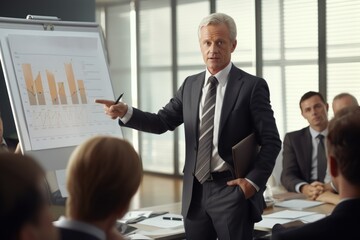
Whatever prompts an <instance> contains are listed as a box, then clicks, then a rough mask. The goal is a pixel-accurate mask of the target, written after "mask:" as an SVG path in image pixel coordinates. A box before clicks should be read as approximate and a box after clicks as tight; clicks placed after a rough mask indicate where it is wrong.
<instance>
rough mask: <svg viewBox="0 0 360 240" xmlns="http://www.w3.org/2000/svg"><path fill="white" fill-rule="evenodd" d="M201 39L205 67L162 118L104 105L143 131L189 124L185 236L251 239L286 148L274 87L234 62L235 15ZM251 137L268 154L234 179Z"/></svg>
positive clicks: (208, 28)
mask: <svg viewBox="0 0 360 240" xmlns="http://www.w3.org/2000/svg"><path fill="white" fill-rule="evenodd" d="M198 34H199V43H200V48H201V52H202V55H203V59H204V62H205V64H206V70H205V71H204V72H201V73H198V74H195V75H192V76H189V77H187V78H186V79H185V81H184V83H183V84H182V86H181V87H180V89H179V90H178V91H177V93H176V94H175V96H174V97H173V98H172V99H171V100H170V102H169V103H168V104H167V105H166V106H165V107H164V108H163V109H161V110H159V112H158V113H157V114H154V113H147V112H142V111H140V110H139V109H136V108H132V107H130V106H127V105H126V104H124V103H121V102H120V103H119V104H116V105H114V101H108V100H97V102H98V103H102V104H104V105H105V106H104V107H105V112H106V113H107V114H108V115H109V116H110V117H111V118H113V119H116V118H118V117H120V121H119V123H120V125H123V126H126V127H131V128H134V129H138V130H141V131H146V132H151V133H157V134H160V133H163V132H166V131H168V130H171V131H172V130H174V129H175V128H176V127H178V126H179V125H180V124H182V123H184V125H185V139H186V159H185V166H184V170H183V172H184V184H183V199H182V214H183V216H184V225H185V231H186V239H190V240H191V239H196V240H198V239H207V240H211V239H216V238H217V237H218V238H219V239H221V240H222V239H242V240H245V239H252V234H253V227H254V222H256V221H259V220H261V214H262V211H263V208H264V206H265V204H264V199H263V191H264V189H265V184H266V182H267V179H268V178H269V176H270V175H271V172H272V170H273V167H274V164H275V160H276V157H277V155H278V153H279V151H280V148H281V141H280V139H279V135H278V130H277V127H276V124H275V119H274V117H273V111H272V109H271V105H270V99H269V89H268V86H267V84H266V82H265V80H264V79H261V78H258V77H255V76H252V75H250V74H248V73H246V72H244V71H242V70H240V69H238V68H237V67H235V66H234V65H233V64H232V63H231V53H232V52H233V51H234V50H235V48H236V44H237V41H236V25H235V22H234V20H233V19H232V18H231V17H230V16H228V15H226V14H222V13H215V14H211V15H209V16H208V17H205V18H204V19H203V20H202V22H201V23H200V25H199V32H198ZM214 77H215V81H214ZM208 79H209V81H208ZM214 92H215V93H214ZM213 99H216V100H213ZM210 112H212V114H210ZM209 115H210V116H209ZM252 132H255V135H256V139H257V141H258V143H259V145H261V150H260V152H259V153H258V155H257V157H256V160H255V161H254V162H253V163H252V166H251V169H250V171H249V172H248V174H247V175H246V177H245V178H238V179H235V177H234V175H233V167H234V162H233V159H232V146H234V145H235V144H237V143H238V142H239V141H241V140H242V139H244V138H245V137H246V136H248V135H249V134H251V133H252ZM208 133H211V134H208ZM209 135H211V136H210V137H209ZM204 139H206V140H204Z"/></svg>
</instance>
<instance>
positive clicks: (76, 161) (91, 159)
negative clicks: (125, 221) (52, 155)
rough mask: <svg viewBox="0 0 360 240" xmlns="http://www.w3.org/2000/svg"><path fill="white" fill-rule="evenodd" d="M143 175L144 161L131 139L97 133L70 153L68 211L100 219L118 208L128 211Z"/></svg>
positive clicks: (68, 213)
mask: <svg viewBox="0 0 360 240" xmlns="http://www.w3.org/2000/svg"><path fill="white" fill-rule="evenodd" d="M141 179H142V164H141V161H140V158H139V156H138V154H137V153H136V152H135V150H134V148H133V147H132V146H131V145H130V143H128V142H127V141H125V140H122V139H119V138H114V137H105V136H98V137H93V138H91V139H89V140H87V141H86V142H84V143H83V144H81V145H79V146H78V147H77V148H76V149H75V150H74V152H73V153H72V155H71V156H70V160H69V163H68V168H67V190H68V192H69V197H68V200H67V215H68V216H70V217H72V218H75V219H78V220H82V221H99V220H104V219H105V218H107V217H108V216H110V215H111V214H113V213H114V212H122V213H123V214H124V213H125V211H126V210H127V208H128V206H129V203H130V200H131V198H132V197H133V195H134V194H135V193H136V191H137V189H138V187H139V185H140V182H141ZM118 217H121V216H118Z"/></svg>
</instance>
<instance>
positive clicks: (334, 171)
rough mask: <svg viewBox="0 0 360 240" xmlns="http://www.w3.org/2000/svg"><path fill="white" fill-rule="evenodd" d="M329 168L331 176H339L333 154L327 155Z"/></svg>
mask: <svg viewBox="0 0 360 240" xmlns="http://www.w3.org/2000/svg"><path fill="white" fill-rule="evenodd" d="M328 163H329V170H330V175H331V176H332V177H338V176H339V174H340V173H339V169H338V163H337V162H336V159H335V157H334V156H332V155H329V161H328Z"/></svg>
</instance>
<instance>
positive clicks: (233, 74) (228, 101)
mask: <svg viewBox="0 0 360 240" xmlns="http://www.w3.org/2000/svg"><path fill="white" fill-rule="evenodd" d="M241 78H242V73H241V71H240V70H239V69H238V68H236V67H235V66H234V65H233V66H232V68H231V70H230V73H229V78H228V82H227V86H226V90H225V95H224V101H223V105H222V110H221V117H220V127H219V138H220V136H221V132H222V129H223V127H224V125H225V123H226V120H227V118H228V117H229V115H230V113H231V111H232V109H233V108H234V105H235V102H236V100H237V98H238V97H239V94H240V89H241V87H242V85H243V83H244V82H243V81H242V80H241Z"/></svg>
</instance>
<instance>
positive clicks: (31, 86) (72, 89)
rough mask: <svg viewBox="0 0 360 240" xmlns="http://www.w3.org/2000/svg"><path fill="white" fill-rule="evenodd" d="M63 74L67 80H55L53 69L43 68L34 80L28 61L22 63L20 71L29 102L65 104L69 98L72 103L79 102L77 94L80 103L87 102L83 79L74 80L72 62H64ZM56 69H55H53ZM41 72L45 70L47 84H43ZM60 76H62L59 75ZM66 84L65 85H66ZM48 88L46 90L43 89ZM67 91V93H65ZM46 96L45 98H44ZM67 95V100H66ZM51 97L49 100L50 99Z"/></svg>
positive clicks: (32, 104)
mask: <svg viewBox="0 0 360 240" xmlns="http://www.w3.org/2000/svg"><path fill="white" fill-rule="evenodd" d="M64 68H65V72H64V73H65V75H64V76H66V78H67V81H66V82H64V81H58V82H57V81H56V76H55V75H54V73H53V71H50V70H49V69H44V71H43V70H41V71H38V72H37V75H36V77H35V80H34V78H33V70H32V66H31V64H30V63H23V64H22V71H23V75H24V79H25V85H26V92H27V95H28V99H29V103H30V105H31V106H34V105H46V100H47V101H48V102H51V103H52V104H53V105H60V104H61V105H66V104H68V103H69V101H70V98H71V102H72V104H79V94H80V99H81V103H82V104H87V103H88V101H87V94H86V88H85V83H84V80H82V79H78V80H75V74H74V71H73V66H72V63H64ZM55 71H56V70H55ZM41 72H45V75H46V78H47V84H46V85H45V87H44V85H43V82H42V78H41ZM64 76H63V77H64ZM61 78H62V77H61ZM66 85H67V87H66ZM44 88H45V89H48V90H47V91H44ZM67 91H68V94H67ZM45 96H46V98H45ZM68 96H69V100H68ZM50 99H51V101H50Z"/></svg>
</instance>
